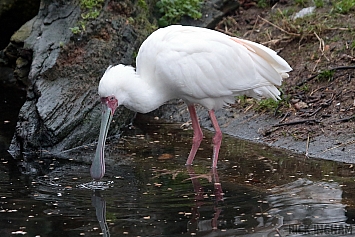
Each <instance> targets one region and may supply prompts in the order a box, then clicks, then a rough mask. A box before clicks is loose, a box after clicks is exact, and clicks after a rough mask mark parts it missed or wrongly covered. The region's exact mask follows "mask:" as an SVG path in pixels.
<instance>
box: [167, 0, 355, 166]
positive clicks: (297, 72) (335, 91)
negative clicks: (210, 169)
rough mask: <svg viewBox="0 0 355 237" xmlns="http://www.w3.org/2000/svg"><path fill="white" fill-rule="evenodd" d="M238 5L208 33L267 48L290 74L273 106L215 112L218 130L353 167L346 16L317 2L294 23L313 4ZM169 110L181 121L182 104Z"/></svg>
mask: <svg viewBox="0 0 355 237" xmlns="http://www.w3.org/2000/svg"><path fill="white" fill-rule="evenodd" d="M240 2H241V3H242V7H240V8H239V10H238V11H236V12H234V13H233V14H231V15H230V16H228V17H226V18H224V19H223V20H222V21H221V22H220V23H219V24H218V26H217V28H216V29H217V30H219V31H222V32H225V33H228V34H230V35H235V36H237V37H241V38H245V39H249V40H252V41H255V42H259V43H262V44H263V45H266V46H268V47H270V48H272V49H274V50H275V51H277V52H278V53H279V55H281V56H282V57H283V58H284V59H285V60H286V61H287V62H289V64H290V65H291V67H292V68H293V71H292V72H291V73H290V77H289V78H288V79H286V80H285V81H284V82H283V85H282V86H281V88H280V89H281V91H282V93H283V94H282V100H281V101H279V102H278V103H274V102H272V101H270V100H267V101H261V102H258V101H255V100H253V99H248V98H239V99H238V100H237V103H236V104H235V105H232V106H231V107H230V108H226V109H223V110H221V111H218V113H217V114H218V116H219V122H220V125H221V127H222V131H223V132H224V133H227V134H230V135H234V136H237V137H240V138H243V139H247V140H252V141H256V142H264V143H267V144H269V145H270V146H277V147H282V148H286V149H291V150H293V151H296V152H299V153H302V154H304V155H305V157H316V158H324V159H330V160H337V161H342V162H349V163H354V162H355V154H354V153H353V152H354V150H355V136H354V129H355V126H354V119H355V114H354V111H355V78H354V72H355V71H354V69H355V57H354V49H355V41H354V38H355V37H354V36H355V30H354V29H353V26H354V25H355V18H354V14H353V13H354V11H352V10H350V12H340V11H339V10H336V9H335V6H334V5H332V4H331V3H330V2H329V1H323V2H324V4H323V6H318V7H317V8H316V9H315V10H314V12H313V14H311V15H309V16H305V17H302V18H298V19H295V20H294V19H293V17H294V16H295V14H296V13H297V12H299V11H300V10H302V9H303V8H306V7H309V6H312V4H311V2H313V1H308V2H309V4H307V1H277V2H278V3H276V4H274V5H273V6H264V7H260V6H258V4H257V1H240ZM259 2H261V1H259ZM266 2H268V1H266ZM296 2H304V3H305V4H304V5H300V4H297V3H296ZM318 2H319V1H318ZM170 105H173V108H172V109H171V110H169V109H168V111H167V112H164V114H163V115H162V117H164V118H170V119H174V120H178V121H188V120H189V116H188V113H187V110H186V106H184V105H183V104H182V103H180V102H177V103H176V102H171V103H170ZM199 116H200V118H201V125H202V126H205V127H207V128H210V129H212V127H211V125H210V122H209V119H208V115H207V113H206V112H205V111H204V110H203V109H200V110H199Z"/></svg>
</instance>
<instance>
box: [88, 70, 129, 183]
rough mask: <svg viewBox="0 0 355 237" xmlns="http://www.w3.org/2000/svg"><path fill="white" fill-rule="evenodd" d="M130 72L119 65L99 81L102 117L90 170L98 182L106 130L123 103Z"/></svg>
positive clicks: (102, 172)
mask: <svg viewBox="0 0 355 237" xmlns="http://www.w3.org/2000/svg"><path fill="white" fill-rule="evenodd" d="M132 71H133V72H134V69H133V68H132V67H130V66H124V65H121V64H120V65H117V66H114V67H112V66H110V67H108V68H107V70H106V71H105V74H104V75H103V76H102V78H101V80H100V83H99V89H98V93H99V96H100V99H101V103H102V117H101V127H100V135H99V141H98V145H97V148H96V153H95V157H94V160H93V162H92V165H91V169H90V174H91V177H92V178H93V179H96V180H99V179H101V178H102V177H103V176H104V174H105V160H104V148H105V140H106V137H107V133H108V128H109V126H110V123H111V120H112V117H113V114H114V113H115V110H116V109H117V107H118V106H119V105H120V104H122V103H124V101H125V98H126V93H125V90H124V88H125V84H126V83H127V80H125V79H126V78H127V76H128V74H131V73H132Z"/></svg>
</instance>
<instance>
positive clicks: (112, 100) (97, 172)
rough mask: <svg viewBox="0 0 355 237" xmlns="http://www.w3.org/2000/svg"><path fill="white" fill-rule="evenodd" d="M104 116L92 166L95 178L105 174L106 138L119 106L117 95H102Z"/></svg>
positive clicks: (92, 173)
mask: <svg viewBox="0 0 355 237" xmlns="http://www.w3.org/2000/svg"><path fill="white" fill-rule="evenodd" d="M101 103H102V117H101V127H100V135H99V141H98V144H97V148H96V153H95V157H94V160H93V162H92V165H91V168H90V174H91V177H92V178H93V179H95V180H99V179H101V178H102V177H103V176H104V174H105V158H104V149H105V140H106V137H107V132H108V128H109V126H110V123H111V120H112V117H113V114H114V113H115V110H116V109H117V107H118V101H117V99H116V97H115V96H108V97H101Z"/></svg>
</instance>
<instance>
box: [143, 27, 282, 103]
mask: <svg viewBox="0 0 355 237" xmlns="http://www.w3.org/2000/svg"><path fill="white" fill-rule="evenodd" d="M169 28H170V29H169ZM169 30H170V31H169ZM159 31H161V32H159ZM156 32H157V34H156V35H154V34H152V35H151V36H150V37H149V38H148V39H147V40H146V41H145V42H144V44H143V45H142V47H141V49H140V53H139V54H141V55H139V59H138V58H137V64H138V63H139V68H140V69H139V71H137V72H138V73H139V74H142V75H143V74H154V77H152V80H155V82H154V83H155V84H159V83H160V84H161V85H162V87H164V88H166V90H169V91H170V93H176V95H177V96H178V97H182V96H183V95H186V96H189V97H192V98H196V99H203V98H218V97H223V96H231V95H233V94H238V93H239V92H243V91H248V90H251V89H254V88H259V87H263V86H271V85H280V84H281V80H282V78H281V76H280V74H279V72H278V71H277V70H276V69H275V67H273V66H272V65H271V64H270V63H269V62H268V61H267V60H265V59H264V58H268V57H271V58H272V57H274V55H272V56H268V55H269V54H270V53H269V52H267V51H265V50H262V48H260V47H259V48H258V47H257V46H255V45H253V44H251V45H250V46H245V45H249V44H248V43H247V42H246V43H244V42H243V43H240V42H238V41H235V40H233V38H232V37H229V36H227V35H225V34H222V33H220V32H217V31H212V30H208V29H203V28H196V27H181V26H180V27H179V26H174V27H167V28H165V29H163V30H158V31H156ZM254 48H255V49H254ZM259 51H261V53H260V52H259ZM270 51H271V50H270ZM272 52H273V51H272ZM263 53H264V54H266V56H265V55H261V56H260V55H259V54H263ZM143 54H144V55H147V56H143ZM148 55H149V56H148ZM275 55H276V54H275ZM276 56H277V55H276ZM263 57H264V58H263ZM277 57H279V56H277ZM282 60H283V59H282ZM275 61H276V64H277V60H275ZM148 65H150V66H148ZM152 68H154V70H153V71H152ZM137 69H138V65H137Z"/></svg>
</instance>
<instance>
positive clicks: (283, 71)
mask: <svg viewBox="0 0 355 237" xmlns="http://www.w3.org/2000/svg"><path fill="white" fill-rule="evenodd" d="M232 40H234V41H236V42H237V43H239V44H242V45H243V46H244V47H246V48H247V49H248V50H250V51H251V52H254V53H255V54H257V55H259V56H260V57H261V58H263V59H264V60H265V61H266V62H268V63H269V64H270V65H271V66H272V67H273V68H274V69H275V70H276V71H277V72H278V73H279V74H280V76H281V77H282V78H287V77H288V73H287V72H290V71H292V68H291V67H290V65H289V64H288V63H287V62H286V61H285V60H284V59H283V58H281V57H280V56H279V55H277V53H276V52H275V51H274V50H272V49H269V48H268V47H265V46H264V45H261V44H258V43H255V42H252V41H249V40H244V39H239V38H236V37H232Z"/></svg>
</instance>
